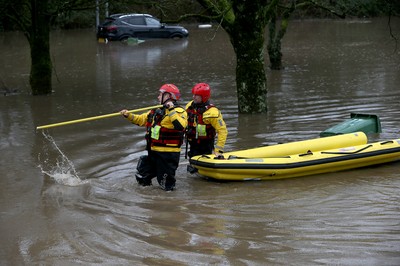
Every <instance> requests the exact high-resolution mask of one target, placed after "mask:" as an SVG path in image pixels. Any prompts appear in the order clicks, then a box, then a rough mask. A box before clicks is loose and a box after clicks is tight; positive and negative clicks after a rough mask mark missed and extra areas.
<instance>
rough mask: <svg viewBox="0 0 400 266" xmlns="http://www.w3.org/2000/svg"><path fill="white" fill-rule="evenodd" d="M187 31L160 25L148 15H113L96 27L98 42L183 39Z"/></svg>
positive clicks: (182, 28) (179, 27) (187, 34)
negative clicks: (130, 39) (134, 39)
mask: <svg viewBox="0 0 400 266" xmlns="http://www.w3.org/2000/svg"><path fill="white" fill-rule="evenodd" d="M187 36H189V31H188V30H187V29H185V28H184V27H181V26H172V25H166V24H164V23H160V21H159V20H158V19H157V18H155V17H153V16H151V15H149V14H114V15H111V16H110V17H107V18H106V20H105V21H104V22H103V23H102V24H101V25H99V26H98V27H97V39H98V40H99V41H103V40H106V41H126V40H128V39H129V38H138V39H148V38H184V37H187Z"/></svg>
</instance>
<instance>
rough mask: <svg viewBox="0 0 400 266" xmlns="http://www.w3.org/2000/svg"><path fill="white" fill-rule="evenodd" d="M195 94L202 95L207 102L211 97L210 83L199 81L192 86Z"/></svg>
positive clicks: (203, 100)
mask: <svg viewBox="0 0 400 266" xmlns="http://www.w3.org/2000/svg"><path fill="white" fill-rule="evenodd" d="M192 94H193V95H200V96H201V97H202V102H203V103H205V102H207V101H208V99H210V97H211V89H210V85H208V84H207V83H197V84H196V85H194V87H193V88H192Z"/></svg>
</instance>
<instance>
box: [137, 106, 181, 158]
mask: <svg viewBox="0 0 400 266" xmlns="http://www.w3.org/2000/svg"><path fill="white" fill-rule="evenodd" d="M149 120H150V121H149ZM157 120H158V121H157ZM131 121H132V123H133V124H136V125H138V126H142V127H145V126H146V127H147V132H146V139H147V141H148V144H150V149H151V150H152V151H159V152H180V151H181V144H182V142H183V133H184V130H185V128H186V126H187V113H186V111H185V110H184V109H183V108H182V107H180V106H177V107H175V108H174V109H171V110H169V109H166V108H161V109H160V108H158V109H155V110H150V111H148V112H146V113H143V114H140V115H134V116H133V119H132V120H131ZM179 132H180V133H181V134H180V138H181V139H180V142H179V143H177V141H176V134H177V133H179ZM172 135H173V139H172V140H170V141H168V138H171V136H172ZM162 139H165V141H160V140H162Z"/></svg>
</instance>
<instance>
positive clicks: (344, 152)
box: [321, 144, 372, 154]
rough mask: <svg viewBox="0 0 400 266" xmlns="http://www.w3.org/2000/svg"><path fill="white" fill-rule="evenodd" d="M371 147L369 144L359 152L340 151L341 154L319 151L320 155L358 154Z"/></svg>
mask: <svg viewBox="0 0 400 266" xmlns="http://www.w3.org/2000/svg"><path fill="white" fill-rule="evenodd" d="M371 147H372V145H371V144H370V145H368V146H365V147H364V148H361V149H359V150H357V151H353V152H346V151H341V152H327V151H321V154H354V153H359V152H361V151H363V150H366V149H368V148H371Z"/></svg>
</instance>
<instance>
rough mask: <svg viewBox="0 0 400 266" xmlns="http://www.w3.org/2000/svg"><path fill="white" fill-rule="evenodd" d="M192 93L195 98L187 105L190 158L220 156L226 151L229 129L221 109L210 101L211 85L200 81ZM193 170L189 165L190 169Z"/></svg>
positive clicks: (187, 135) (187, 136)
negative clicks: (210, 155)
mask: <svg viewBox="0 0 400 266" xmlns="http://www.w3.org/2000/svg"><path fill="white" fill-rule="evenodd" d="M192 94H193V100H192V101H191V102H189V103H188V104H187V105H186V112H187V114H188V126H187V129H186V138H187V141H188V143H189V146H190V150H189V153H188V155H189V158H191V157H193V156H195V155H201V154H212V153H214V154H215V155H216V156H220V155H222V153H223V151H224V146H225V142H226V138H227V136H228V131H227V129H226V124H225V122H224V119H223V117H222V114H221V112H220V110H218V108H217V107H216V106H215V105H213V104H211V103H210V97H211V89H210V86H209V85H208V84H207V83H198V84H196V85H195V86H194V87H193V88H192ZM215 138H217V140H216V141H215ZM192 170H193V169H192V168H191V167H190V166H189V167H188V171H192Z"/></svg>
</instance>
